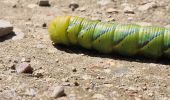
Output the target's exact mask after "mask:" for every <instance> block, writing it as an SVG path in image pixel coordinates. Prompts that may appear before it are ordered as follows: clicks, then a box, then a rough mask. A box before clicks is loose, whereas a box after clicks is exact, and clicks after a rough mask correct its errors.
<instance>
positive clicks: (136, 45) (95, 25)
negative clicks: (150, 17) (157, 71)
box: [48, 16, 170, 58]
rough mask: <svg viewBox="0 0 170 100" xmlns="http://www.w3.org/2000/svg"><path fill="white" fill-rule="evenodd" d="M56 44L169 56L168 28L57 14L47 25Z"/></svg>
mask: <svg viewBox="0 0 170 100" xmlns="http://www.w3.org/2000/svg"><path fill="white" fill-rule="evenodd" d="M48 31H49V35H50V38H51V40H52V41H53V42H54V43H56V44H64V45H80V46H82V47H84V48H86V49H95V50H97V51H99V52H102V53H111V52H115V53H119V54H122V55H127V56H133V55H143V56H146V57H149V58H159V57H161V56H167V57H170V29H168V28H161V27H156V26H152V27H151V26H139V25H135V24H118V23H114V22H100V21H94V20H89V19H85V18H80V17H70V16H59V17H56V19H54V20H53V21H52V22H51V24H50V25H49V28H48Z"/></svg>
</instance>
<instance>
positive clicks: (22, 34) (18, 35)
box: [12, 28, 25, 40]
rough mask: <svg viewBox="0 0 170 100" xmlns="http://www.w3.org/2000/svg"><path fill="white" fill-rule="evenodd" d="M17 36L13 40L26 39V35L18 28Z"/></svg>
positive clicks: (16, 29)
mask: <svg viewBox="0 0 170 100" xmlns="http://www.w3.org/2000/svg"><path fill="white" fill-rule="evenodd" d="M14 33H15V36H13V37H12V40H20V39H23V38H24V37H25V34H24V33H23V32H22V31H21V30H20V29H18V28H14Z"/></svg>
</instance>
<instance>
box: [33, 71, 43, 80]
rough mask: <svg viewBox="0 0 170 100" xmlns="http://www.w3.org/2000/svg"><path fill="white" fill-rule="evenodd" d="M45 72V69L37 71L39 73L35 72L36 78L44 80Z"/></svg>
mask: <svg viewBox="0 0 170 100" xmlns="http://www.w3.org/2000/svg"><path fill="white" fill-rule="evenodd" d="M44 72H45V71H44V70H43V69H40V70H37V71H35V73H34V76H35V77H37V78H42V77H43V73H44Z"/></svg>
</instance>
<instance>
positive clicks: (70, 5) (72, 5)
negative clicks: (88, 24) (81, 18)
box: [69, 2, 79, 11]
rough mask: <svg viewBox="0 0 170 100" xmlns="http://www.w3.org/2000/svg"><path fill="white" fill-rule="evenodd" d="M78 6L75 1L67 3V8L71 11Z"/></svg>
mask: <svg viewBox="0 0 170 100" xmlns="http://www.w3.org/2000/svg"><path fill="white" fill-rule="evenodd" d="M78 7H79V5H78V4H77V3H75V2H72V3H70V4H69V8H71V9H72V11H74V10H75V9H77V8H78Z"/></svg>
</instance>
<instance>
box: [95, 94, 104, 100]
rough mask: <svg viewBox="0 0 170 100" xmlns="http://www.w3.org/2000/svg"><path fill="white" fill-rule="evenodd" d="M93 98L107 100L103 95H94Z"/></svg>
mask: <svg viewBox="0 0 170 100" xmlns="http://www.w3.org/2000/svg"><path fill="white" fill-rule="evenodd" d="M92 98H93V99H100V100H105V99H106V98H105V96H104V95H102V94H94V95H93V97H92Z"/></svg>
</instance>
